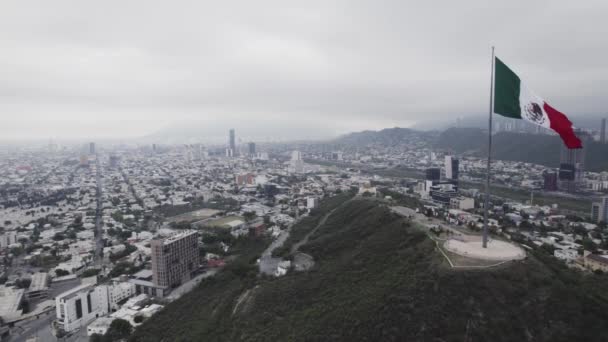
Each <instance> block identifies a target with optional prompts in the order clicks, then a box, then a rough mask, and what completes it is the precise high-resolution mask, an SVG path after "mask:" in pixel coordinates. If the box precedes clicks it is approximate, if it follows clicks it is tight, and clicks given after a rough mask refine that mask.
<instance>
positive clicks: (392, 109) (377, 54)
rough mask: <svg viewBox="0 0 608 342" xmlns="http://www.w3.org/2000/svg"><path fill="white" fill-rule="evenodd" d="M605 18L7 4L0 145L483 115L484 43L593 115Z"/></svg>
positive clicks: (552, 8)
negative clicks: (184, 129)
mask: <svg viewBox="0 0 608 342" xmlns="http://www.w3.org/2000/svg"><path fill="white" fill-rule="evenodd" d="M499 3H501V4H499ZM607 18H608V1H606V0H597V1H593V0H586V1H572V0H568V1H556V0H553V1H532V0H528V1H514V0H510V1H487V0H479V1H405V0H401V1H354V0H349V1H329V0H325V1H310V0H308V1H285V0H282V1H250V0H249V1H239V2H236V1H200V0H199V1H153V0H146V1H133V0H130V1H124V0H121V1H107V0H106V1H94V2H93V1H82V0H74V1H59V0H53V1H49V0H41V1H23V0H15V1H11V0H2V1H1V2H0V139H2V138H4V139H12V138H31V137H38V138H45V139H48V138H51V137H54V138H82V137H135V136H141V135H146V134H149V133H151V132H154V131H156V130H158V129H159V128H161V127H163V126H165V125H169V124H171V123H172V122H175V121H187V122H193V121H195V120H196V121H198V120H201V121H203V122H205V123H207V126H209V127H213V129H214V130H217V131H222V132H224V130H225V129H227V128H228V127H230V126H236V127H239V128H240V127H243V128H242V129H243V130H249V131H248V134H250V135H255V132H254V128H255V127H256V125H268V126H269V127H275V126H276V127H277V129H279V128H282V129H281V130H280V131H281V132H280V133H277V136H280V135H285V134H288V135H289V136H292V137H308V136H316V135H323V134H330V133H343V132H347V131H353V130H362V129H378V128H383V127H393V126H408V125H411V124H413V123H415V122H417V121H420V120H428V119H430V118H434V117H437V118H445V117H449V116H454V117H455V116H463V115H469V114H477V113H484V112H486V111H487V107H488V101H489V98H488V96H489V89H488V87H489V76H490V55H489V54H490V46H491V45H492V44H494V45H496V47H497V55H498V56H499V57H501V59H502V60H503V61H505V62H506V63H507V64H509V65H510V66H511V67H512V68H513V69H514V70H515V71H516V72H517V73H518V74H519V75H520V76H521V77H522V78H523V79H524V81H526V82H527V83H528V85H529V86H530V87H531V88H532V89H533V90H535V91H536V92H537V93H538V94H539V95H541V96H543V97H544V98H545V99H547V100H548V101H550V102H551V103H552V104H553V105H554V106H555V107H556V108H558V109H561V110H562V111H564V112H565V113H567V114H569V115H581V114H584V113H601V112H605V111H606V108H608V96H607V90H608V62H606V61H607V60H608V56H607V52H608V44H607V41H608V19H607ZM298 127H302V128H306V129H297V128H298ZM315 127H318V132H311V130H313V131H314V130H315ZM317 133H318V134H317ZM264 134H268V133H264Z"/></svg>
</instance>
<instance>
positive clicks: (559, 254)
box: [553, 249, 578, 263]
mask: <svg viewBox="0 0 608 342" xmlns="http://www.w3.org/2000/svg"><path fill="white" fill-rule="evenodd" d="M553 255H554V256H555V257H556V258H558V259H560V260H564V261H565V262H568V263H570V262H574V261H575V260H576V259H577V258H578V251H577V250H575V249H556V250H555V251H553Z"/></svg>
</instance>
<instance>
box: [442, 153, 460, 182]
mask: <svg viewBox="0 0 608 342" xmlns="http://www.w3.org/2000/svg"><path fill="white" fill-rule="evenodd" d="M459 166H460V161H459V160H458V158H454V157H453V156H445V178H446V179H449V180H458V168H459Z"/></svg>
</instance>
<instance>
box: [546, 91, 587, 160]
mask: <svg viewBox="0 0 608 342" xmlns="http://www.w3.org/2000/svg"><path fill="white" fill-rule="evenodd" d="M543 109H544V110H545V113H547V115H548V116H549V122H550V123H551V129H552V130H554V131H556V132H557V134H559V136H560V137H561V138H562V140H563V141H564V144H566V146H567V147H568V148H570V149H573V148H583V143H581V139H579V138H578V137H577V136H576V134H574V129H572V122H570V120H568V117H566V115H564V114H563V113H561V112H559V111H557V110H556V109H555V108H553V107H551V106H549V104H547V102H545V104H544V105H543Z"/></svg>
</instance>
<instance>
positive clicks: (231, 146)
mask: <svg viewBox="0 0 608 342" xmlns="http://www.w3.org/2000/svg"><path fill="white" fill-rule="evenodd" d="M228 145H229V146H228V148H229V149H231V150H232V155H233V156H234V155H235V154H236V136H235V134H234V128H231V129H230V131H229V137H228Z"/></svg>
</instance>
